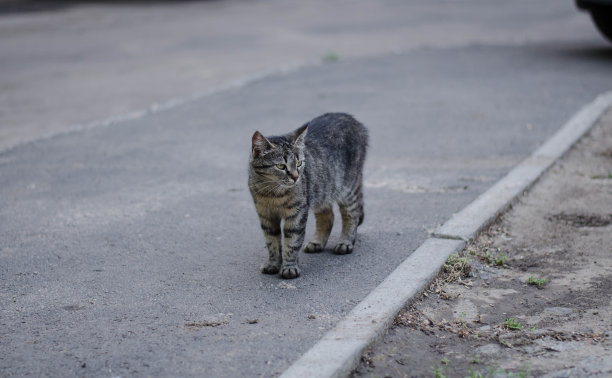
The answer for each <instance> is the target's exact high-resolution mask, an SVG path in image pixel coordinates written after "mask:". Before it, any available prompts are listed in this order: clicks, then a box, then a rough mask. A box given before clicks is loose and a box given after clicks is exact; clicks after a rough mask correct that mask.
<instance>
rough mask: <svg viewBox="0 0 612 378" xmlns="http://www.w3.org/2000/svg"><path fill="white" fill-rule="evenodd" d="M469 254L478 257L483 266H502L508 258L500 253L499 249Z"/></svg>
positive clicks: (474, 251)
mask: <svg viewBox="0 0 612 378" xmlns="http://www.w3.org/2000/svg"><path fill="white" fill-rule="evenodd" d="M470 254H472V255H474V256H476V257H478V258H479V259H480V260H481V261H483V262H484V263H485V264H487V265H494V266H503V265H504V264H506V260H507V258H508V256H506V255H505V254H503V253H501V252H500V250H499V248H495V247H491V248H483V249H482V250H478V249H476V250H471V251H470Z"/></svg>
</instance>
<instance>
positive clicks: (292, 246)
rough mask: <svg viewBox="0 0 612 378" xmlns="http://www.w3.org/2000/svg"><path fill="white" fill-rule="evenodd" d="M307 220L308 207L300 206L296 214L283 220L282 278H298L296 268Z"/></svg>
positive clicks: (298, 272)
mask: <svg viewBox="0 0 612 378" xmlns="http://www.w3.org/2000/svg"><path fill="white" fill-rule="evenodd" d="M307 219H308V207H307V206H305V205H304V206H302V207H300V208H298V209H296V212H295V213H294V214H292V215H291V216H289V217H287V218H285V224H284V227H283V233H284V235H285V243H284V246H283V253H282V255H283V264H282V266H281V277H282V278H296V277H299V276H300V269H299V268H298V256H299V251H300V249H301V248H302V244H303V243H304V235H305V234H306V220H307Z"/></svg>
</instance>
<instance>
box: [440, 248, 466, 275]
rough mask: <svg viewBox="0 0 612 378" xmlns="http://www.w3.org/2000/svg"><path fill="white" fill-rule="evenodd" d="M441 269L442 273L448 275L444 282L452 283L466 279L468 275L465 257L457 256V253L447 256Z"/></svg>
mask: <svg viewBox="0 0 612 378" xmlns="http://www.w3.org/2000/svg"><path fill="white" fill-rule="evenodd" d="M443 268H444V272H445V273H448V274H449V275H450V277H447V279H446V280H445V281H446V282H453V281H456V280H457V279H459V278H463V277H467V276H468V274H469V273H470V265H469V262H468V259H467V257H462V256H459V254H457V253H453V254H451V255H450V256H448V258H447V259H446V262H445V263H444V267H443Z"/></svg>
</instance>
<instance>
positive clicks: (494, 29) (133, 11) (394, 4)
mask: <svg viewBox="0 0 612 378" xmlns="http://www.w3.org/2000/svg"><path fill="white" fill-rule="evenodd" d="M17 5H20V6H19V7H18V6H17ZM46 8H50V9H51V10H53V11H48V12H44V11H40V12H23V13H11V12H10V11H14V10H15V9H31V10H36V9H38V10H41V9H46ZM0 36H1V38H0V125H1V127H0V150H2V149H5V148H8V147H10V146H14V145H15V144H18V143H20V142H22V141H24V140H32V139H35V138H37V137H38V136H40V135H47V134H54V133H57V132H61V131H64V130H66V129H69V128H70V126H72V125H76V124H83V123H88V122H91V121H94V120H98V119H102V118H107V117H109V116H114V115H117V114H122V113H126V112H131V111H134V110H140V109H143V108H146V107H148V106H149V105H151V104H152V103H154V102H164V101H166V100H167V99H168V98H171V97H176V96H179V97H181V96H185V95H189V94H191V93H193V92H198V91H200V90H203V89H207V88H211V87H215V86H218V85H221V84H223V83H225V82H227V81H228V80H232V79H236V78H239V77H242V76H244V75H249V74H254V73H259V72H261V71H268V70H274V69H276V68H278V67H285V66H292V65H295V64H301V63H303V62H308V61H313V60H314V61H320V60H321V59H322V58H324V57H326V56H330V57H339V58H340V59H345V58H350V57H359V56H373V55H376V54H380V53H385V52H391V51H403V50H412V49H418V48H421V47H424V46H431V47H453V46H466V45H469V44H474V43H481V44H482V43H486V44H501V45H504V46H505V45H520V44H523V43H528V42H538V41H540V42H550V41H557V42H562V43H567V42H578V43H582V42H584V41H585V40H593V41H602V43H603V40H602V39H601V37H599V36H598V34H597V32H596V31H595V29H594V27H593V25H592V24H591V21H590V19H589V17H588V16H587V14H585V13H582V12H578V11H576V9H575V8H574V5H573V2H572V1H570V0H566V1H558V0H547V1H538V2H537V4H533V2H531V1H526V0H523V1H512V2H509V1H504V2H501V3H499V4H491V3H490V2H489V1H487V0H470V1H467V2H466V1H462V2H460V3H458V2H453V1H444V2H436V3H429V2H427V3H423V2H420V1H398V0H392V1H384V2H369V1H361V2H355V1H349V0H341V1H334V2H329V1H325V0H312V1H299V0H290V1H285V0H282V1H281V0H266V1H238V0H225V1H166V2H164V1H159V2H150V1H118V2H105V1H61V2H60V1H49V0H28V1H27V2H24V1H20V0H1V1H0Z"/></svg>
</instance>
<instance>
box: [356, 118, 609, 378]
mask: <svg viewBox="0 0 612 378" xmlns="http://www.w3.org/2000/svg"><path fill="white" fill-rule="evenodd" d="M611 291H612V112H608V114H607V115H606V116H605V117H603V118H602V120H601V121H600V122H599V123H598V125H597V126H596V127H595V128H594V129H593V130H592V131H591V133H590V134H589V135H588V136H587V137H585V138H584V139H583V140H581V141H580V143H578V145H577V146H576V147H575V148H574V149H573V150H572V151H571V152H570V153H569V154H568V156H566V157H565V158H563V159H562V160H560V161H559V162H557V163H556V164H555V166H554V167H553V168H552V169H551V170H550V171H549V172H548V173H547V174H545V175H544V177H543V178H542V179H541V180H540V182H539V183H538V184H537V185H536V186H535V187H534V188H533V190H532V191H531V192H530V193H529V194H527V195H525V196H524V197H522V198H521V199H520V201H519V203H518V204H517V205H515V206H514V208H513V209H512V210H511V211H509V212H508V213H507V214H505V215H503V217H501V218H500V219H498V221H497V222H496V223H494V224H493V225H492V226H491V227H490V228H489V229H488V230H487V231H485V232H484V233H483V234H481V235H480V236H479V237H478V238H477V239H476V240H475V241H474V242H472V243H470V244H469V245H468V246H467V247H466V248H465V249H463V250H462V251H461V252H459V253H458V254H454V255H451V256H450V257H449V258H448V259H447V261H446V264H445V265H444V268H443V272H442V273H441V274H440V275H439V276H438V277H437V278H436V279H435V280H434V282H433V283H432V284H431V285H430V286H429V288H428V289H427V290H425V291H424V292H423V293H422V295H421V296H420V297H419V298H418V299H417V300H416V301H415V302H413V303H411V304H410V305H409V306H408V307H406V308H405V309H404V310H402V311H401V312H400V314H399V315H398V316H397V317H396V319H395V321H394V323H393V326H392V327H391V329H390V330H389V332H388V333H387V335H386V336H385V337H384V339H383V340H382V342H381V343H380V344H378V345H376V346H375V347H373V348H372V349H371V350H369V351H368V352H366V353H365V354H364V355H363V357H362V359H361V362H360V365H359V366H358V368H357V369H356V371H355V372H354V373H353V376H354V377H360V376H364V375H365V376H368V377H369V376H377V377H385V376H391V377H422V376H437V377H441V376H448V377H466V376H467V377H494V376H517V377H518V376H545V377H586V376H589V377H594V376H595V377H596V376H599V377H604V376H606V377H609V376H612V359H610V356H611V355H612V323H611V321H610V319H612V297H611V296H610V292H611Z"/></svg>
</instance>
